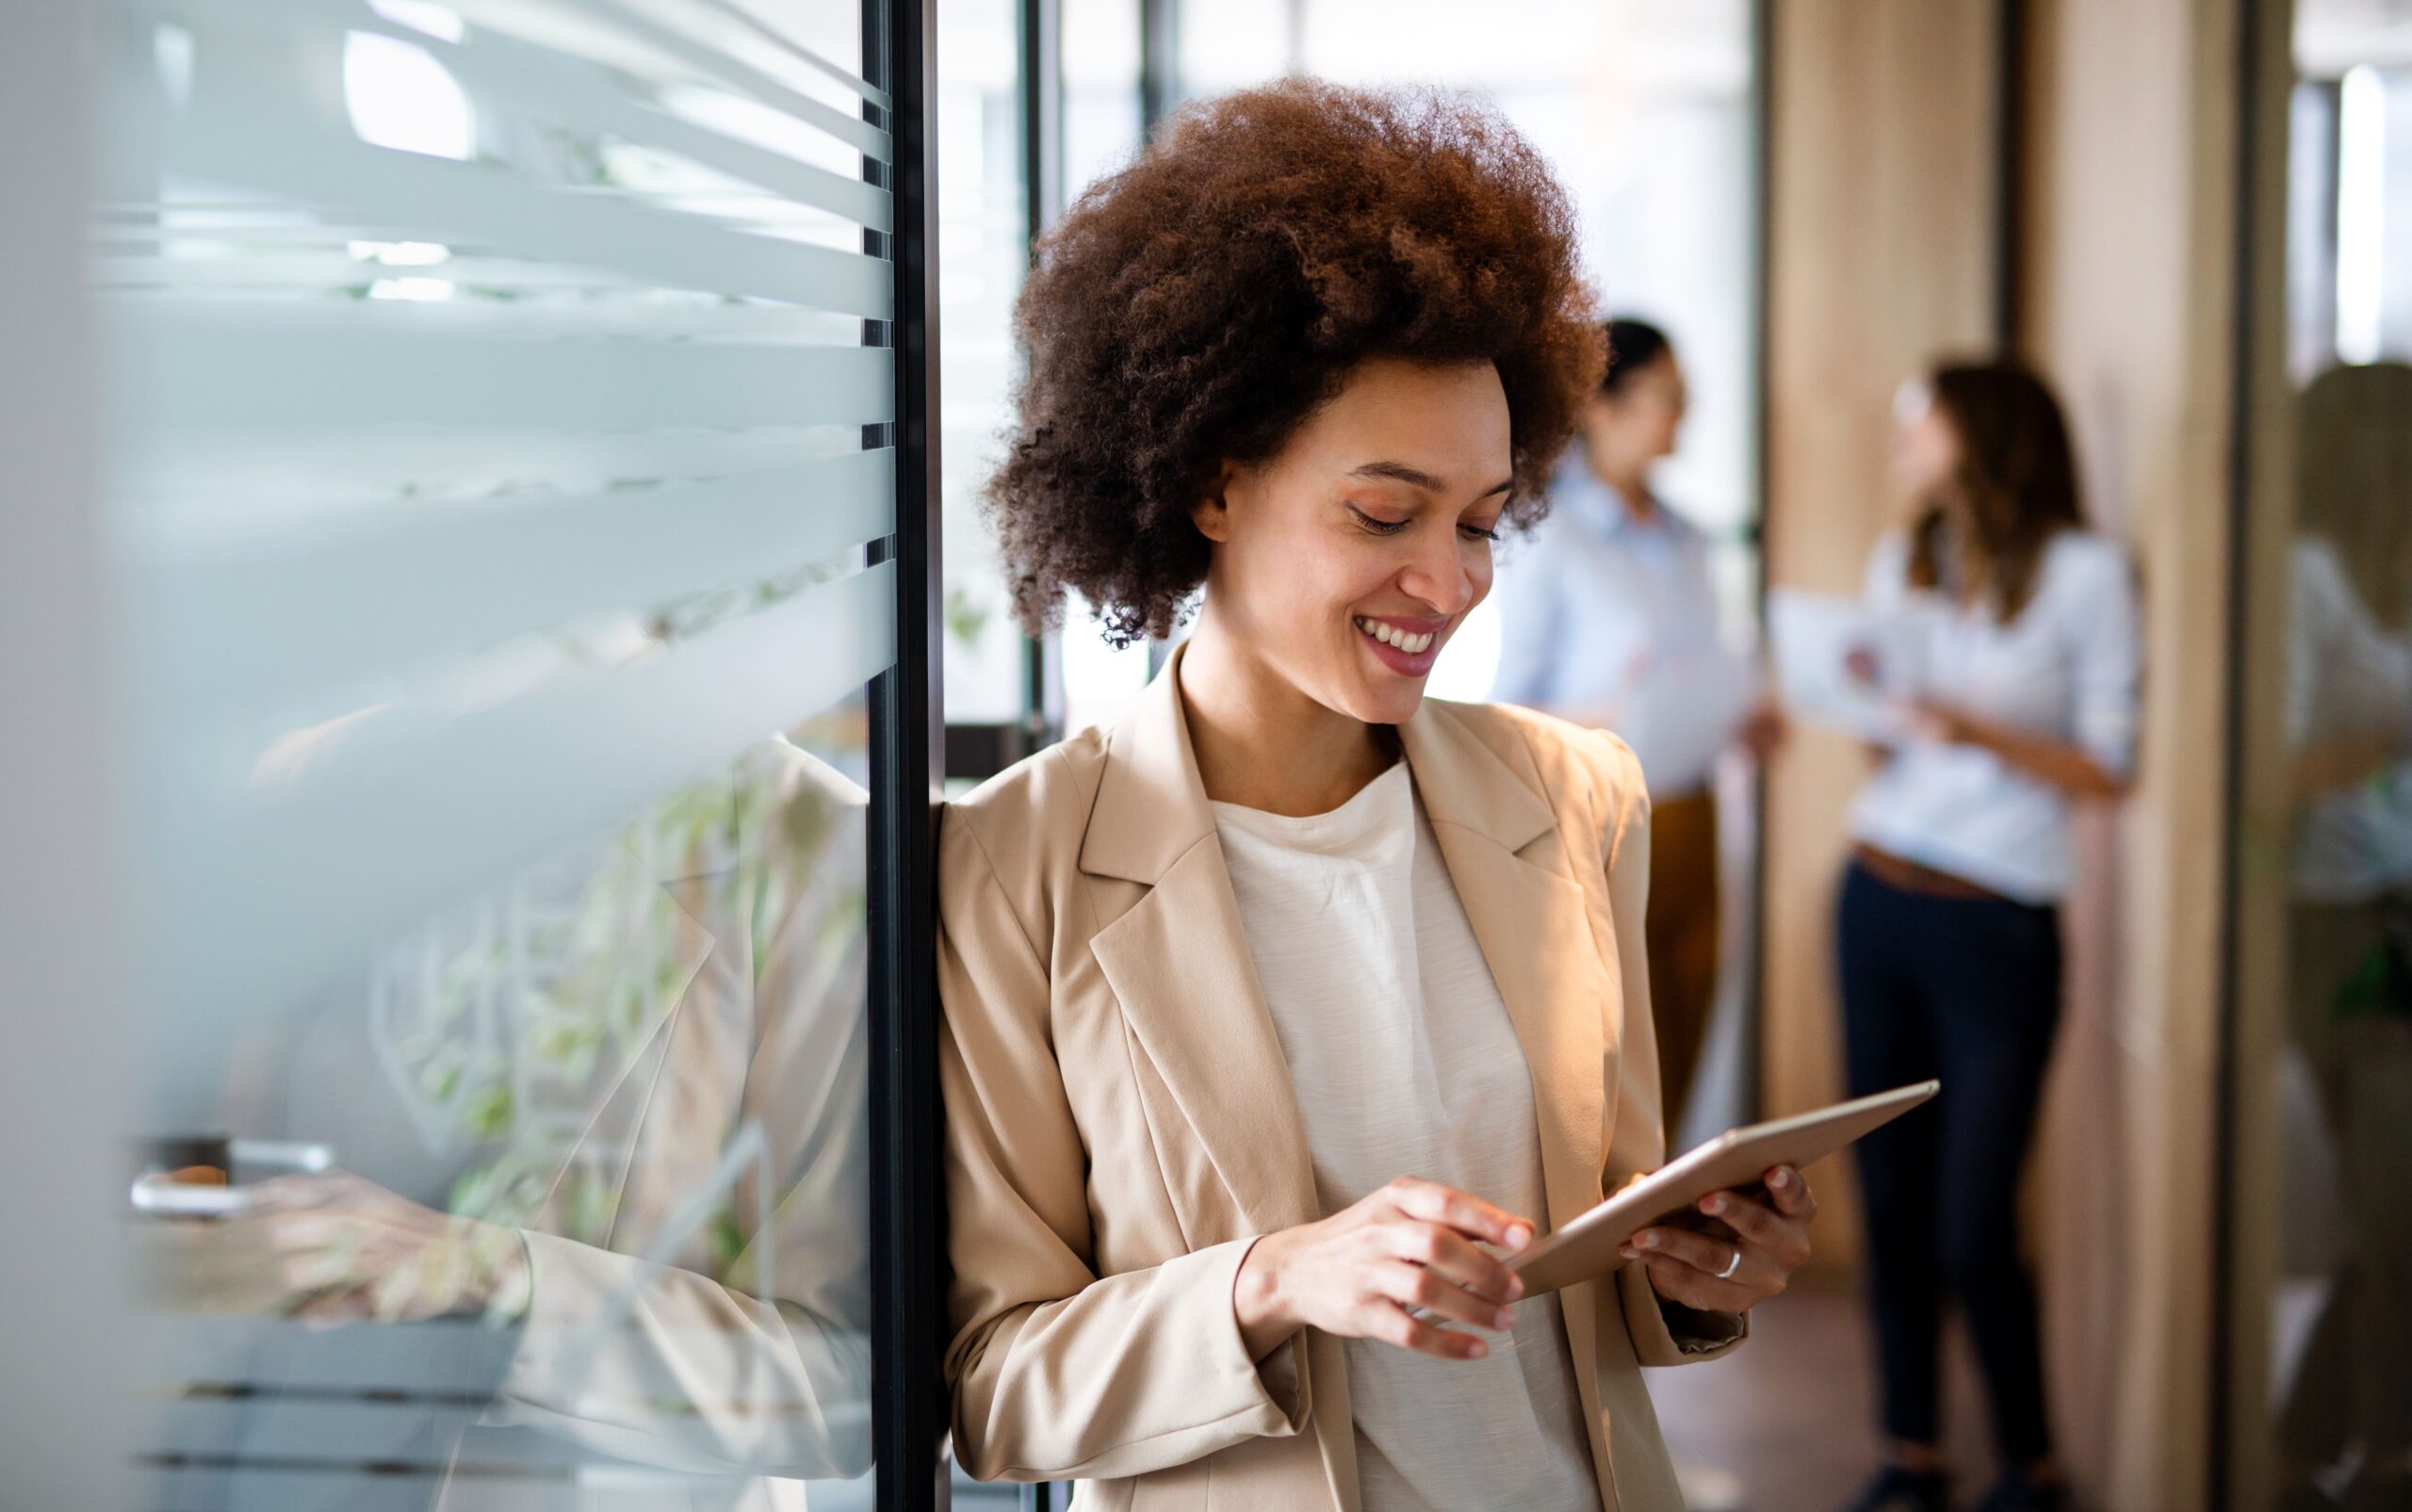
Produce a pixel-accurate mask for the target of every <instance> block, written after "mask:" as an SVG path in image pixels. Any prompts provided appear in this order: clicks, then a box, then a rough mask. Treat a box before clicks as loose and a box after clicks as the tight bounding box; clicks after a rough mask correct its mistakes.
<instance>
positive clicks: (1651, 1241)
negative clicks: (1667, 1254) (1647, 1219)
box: [1633, 1228, 1658, 1249]
mask: <svg viewBox="0 0 2412 1512" xmlns="http://www.w3.org/2000/svg"><path fill="white" fill-rule="evenodd" d="M1633 1242H1634V1243H1635V1244H1638V1245H1640V1246H1641V1247H1642V1248H1643V1249H1656V1248H1657V1247H1658V1236H1657V1235H1656V1234H1654V1233H1652V1232H1651V1231H1650V1230H1648V1229H1647V1228H1645V1229H1643V1230H1642V1231H1641V1232H1639V1233H1638V1234H1636V1235H1634V1236H1633Z"/></svg>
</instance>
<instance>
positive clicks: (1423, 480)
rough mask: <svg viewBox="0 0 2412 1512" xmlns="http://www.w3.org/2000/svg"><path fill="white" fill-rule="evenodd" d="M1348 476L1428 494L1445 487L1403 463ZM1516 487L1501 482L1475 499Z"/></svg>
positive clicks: (1371, 464)
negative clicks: (1377, 480)
mask: <svg viewBox="0 0 2412 1512" xmlns="http://www.w3.org/2000/svg"><path fill="white" fill-rule="evenodd" d="M1348 476H1349V477H1351V478H1386V479H1389V480H1392V481H1393V482H1400V483H1405V484H1407V485H1408V486H1409V487H1410V488H1420V489H1422V490H1424V491H1425V492H1426V493H1427V494H1438V493H1440V492H1441V491H1442V487H1443V485H1442V481H1441V480H1439V479H1438V478H1435V477H1433V476H1432V475H1431V474H1430V473H1427V472H1426V471H1425V470H1424V469H1423V468H1421V467H1415V466H1410V465H1409V464H1408V463H1403V462H1369V463H1365V464H1364V465H1363V466H1361V467H1352V468H1350V469H1349V470H1348ZM1515 486H1516V480H1514V479H1513V478H1507V479H1503V480H1500V481H1498V482H1496V483H1493V484H1492V485H1491V487H1489V488H1486V489H1484V490H1483V491H1482V492H1481V493H1479V494H1477V495H1475V497H1476V498H1489V497H1490V496H1491V495H1493V494H1505V493H1506V492H1507V490H1509V489H1511V488H1513V487H1515Z"/></svg>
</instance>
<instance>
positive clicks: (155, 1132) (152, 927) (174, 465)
mask: <svg viewBox="0 0 2412 1512" xmlns="http://www.w3.org/2000/svg"><path fill="white" fill-rule="evenodd" d="M887 14H888V10H887V8H885V7H881V6H877V5H874V6H872V7H869V8H862V7H858V6H857V5H856V4H855V3H854V0H844V3H835V0H812V3H790V4H783V5H780V6H777V7H775V8H774V7H769V6H762V5H757V4H753V3H751V0H445V3H444V4H440V5H439V4H433V3H429V0H110V3H109V4H108V5H107V6H106V8H105V17H106V21H105V37H106V85H107V92H106V101H105V107H104V113H103V119H102V127H103V133H104V137H105V139H106V153H105V154H104V158H103V162H104V165H105V166H104V170H103V177H102V183H101V186H100V190H101V192H100V203H98V204H97V206H96V207H95V215H94V220H93V227H92V237H93V248H94V253H93V268H94V278H95V284H96V290H97V294H98V298H99V301H100V313H101V316H102V318H103V320H104V323H105V328H106V345H107V350H108V354H109V357H110V373H109V384H108V387H107V390H106V454H107V458H108V462H109V466H110V473H109V478H108V488H107V502H108V511H107V526H108V529H109V535H110V541H111V545H112V551H113V555H114V561H115V563H116V566H117V569H118V577H119V579H120V582H121V583H122V603H123V606H124V623H123V625H122V629H121V631H120V633H119V637H118V638H119V639H120V640H121V642H122V651H123V654H124V667H125V675H124V695H123V697H122V715H121V723H122V727H123V728H124V729H125V731H126V732H127V740H126V749H127V750H128V751H129V753H130V755H129V756H128V759H127V762H126V771H125V773H124V777H125V781H126V784H127V789H128V792H129V794H130V797H129V799H128V802H127V805H126V814H125V821H124V824H123V832H124V835H125V839H126V857H125V860H126V870H127V873H128V875H130V876H131V877H132V878H133V879H134V882H135V886H136V896H135V899H134V900H133V907H132V910H131V915H130V918H129V919H128V927H127V932H126V937H127V939H128V941H129V942H130V943H131V944H132V945H133V946H134V947H135V948H136V950H137V952H138V953H137V958H136V962H135V966H136V970H137V972H138V981H137V985H138V995H137V1000H136V1008H135V1013H134V1015H133V1020H132V1029H133V1032H132V1034H131V1035H130V1036H129V1038H130V1040H131V1042H132V1045H133V1053H134V1056H135V1060H136V1065H134V1066H133V1067H132V1070H133V1073H134V1075H135V1078H136V1080H135V1089H136V1090H135V1092H134V1094H133V1096H132V1097H131V1099H130V1101H131V1107H130V1111H129V1116H130V1121H131V1124H132V1127H131V1128H129V1129H128V1130H127V1131H126V1132H127V1136H128V1138H127V1145H126V1149H125V1159H124V1179H125V1181H126V1182H127V1183H128V1186H127V1188H126V1191H127V1199H128V1202H129V1205H130V1210H131V1211H129V1212H128V1215H127V1217H126V1220H125V1222H126V1232H125V1242H126V1244H127V1246H128V1248H129V1253H130V1254H131V1255H132V1257H133V1261H134V1268H135V1273H136V1274H135V1277H134V1280H135V1285H136V1294H135V1306H136V1309H137V1312H138V1320H139V1337H140V1343H141V1349H140V1352H139V1357H138V1364H137V1368H136V1371H135V1374H136V1375H137V1376H138V1380H137V1383H136V1384H137V1389H138V1393H139V1395H138V1407H139V1410H138V1411H136V1412H135V1414H134V1415H133V1418H132V1420H131V1426H130V1429H129V1432H130V1434H131V1437H132V1438H133V1440H134V1442H133V1445H132V1447H133V1449H134V1452H135V1454H136V1456H137V1469H138V1480H137V1483H136V1487H137V1490H136V1504H139V1505H143V1506H155V1507H173V1508H178V1509H185V1508H191V1509H204V1508H209V1509H215V1508H260V1509H263V1512H266V1509H275V1512H289V1509H306V1508H314V1507H325V1508H330V1509H332V1508H338V1507H340V1508H384V1507H397V1508H400V1507H414V1508H415V1507H425V1506H438V1505H440V1506H444V1507H448V1508H476V1507H487V1506H509V1507H512V1508H514V1509H516V1508H541V1507H549V1506H562V1507H580V1508H586V1507H599V1506H611V1507H614V1508H621V1507H626V1508H651V1507H664V1508H667V1507H678V1508H682V1509H684V1508H689V1507H701V1506H711V1507H725V1508H748V1509H751V1508H769V1507H780V1508H787V1507H795V1506H802V1505H805V1504H807V1502H808V1504H810V1505H811V1506H813V1507H815V1508H826V1507H845V1506H863V1507H868V1506H871V1505H872V1504H873V1500H874V1494H873V1474H872V1472H873V1463H872V1462H873V1458H874V1454H873V1443H874V1438H875V1435H874V1426H875V1423H876V1422H877V1421H878V1418H879V1411H878V1410H875V1401H876V1400H877V1391H876V1390H875V1387H877V1386H878V1385H879V1380H880V1378H881V1377H889V1376H892V1375H893V1374H896V1371H895V1366H894V1364H893V1362H892V1361H885V1360H884V1361H883V1362H882V1363H881V1364H880V1365H879V1366H878V1368H877V1369H876V1370H875V1369H874V1357H875V1356H877V1355H879V1354H880V1353H881V1350H882V1346H881V1345H880V1344H879V1342H878V1341H879V1340H880V1339H881V1338H882V1337H883V1334H882V1325H883V1322H884V1320H883V1318H882V1317H881V1315H880V1313H879V1309H875V1307H874V1293H875V1291H876V1290H877V1286H876V1284H875V1276H874V1273H875V1269H876V1267H877V1263H878V1261H879V1259H880V1253H881V1245H882V1244H883V1243H884V1241H883V1239H882V1237H881V1235H882V1233H883V1230H882V1228H881V1227H880V1223H879V1221H878V1218H877V1214H876V1212H875V1208H878V1207H882V1206H886V1207H893V1206H896V1205H897V1204H896V1203H888V1204H884V1205H883V1204H875V1202H874V1171H875V1166H874V1144H875V1141H874V1138H873V1133H874V1121H875V1118H876V1117H877V1116H878V1114H879V1110H880V1100H879V1097H880V1095H879V1094H878V1093H877V1091H876V1088H877V1087H878V1086H879V1085H880V1084H881V1083H880V1081H879V1069H880V1068H879V1066H878V1065H877V1064H876V1062H877V1059H878V1053H879V1051H878V1047H879V1045H880V1043H881V1040H880V1033H879V1031H878V1026H879V1024H880V1023H881V1022H882V1021H883V1016H884V1015H887V1014H889V1013H892V1011H893V1010H892V1007H891V1006H890V1005H889V1004H888V1003H885V1002H882V1001H879V1000H876V999H875V997H874V988H873V986H872V984H873V983H874V982H876V981H878V980H879V972H878V971H876V970H874V969H873V961H874V957H875V956H877V955H879V954H880V942H881V940H882V939H884V938H888V937H889V936H891V935H893V931H894V929H895V927H896V921H895V920H892V919H888V918H887V917H886V915H885V912H884V908H885V904H884V903H882V902H879V901H878V900H882V899H885V898H887V897H889V896H890V895H891V894H890V893H889V892H883V891H881V890H879V887H880V884H879V882H878V881H877V879H878V878H879V877H880V876H881V875H882V874H883V873H884V872H891V871H893V870H894V866H895V864H896V861H895V859H894V858H890V860H889V862H888V864H887V865H885V866H883V864H882V859H881V855H880V854H879V853H880V847H881V846H882V845H883V844H888V843H893V840H892V837H893V836H895V835H897V834H907V835H909V834H911V833H913V827H912V826H910V825H905V826H898V825H895V824H893V823H886V824H883V823H882V821H880V818H879V814H878V810H879V807H880V805H882V804H883V803H885V804H888V805H897V804H909V803H914V802H918V801H919V798H918V795H917V794H916V793H915V792H914V791H913V789H914V788H915V787H917V786H919V784H918V783H917V782H916V781H915V780H914V779H913V777H912V774H911V773H903V780H900V769H899V768H898V766H897V765H896V763H895V762H894V761H893V760H891V759H883V758H880V756H878V753H880V752H881V751H882V750H883V744H884V743H885V744H887V745H889V746H892V745H893V743H894V742H893V741H892V740H885V738H884V736H883V731H882V721H896V720H899V719H902V718H909V717H910V715H909V712H907V711H902V710H899V709H898V707H897V706H896V703H895V701H894V700H893V699H892V698H890V699H886V700H883V699H881V698H877V697H874V696H872V690H873V689H874V688H875V687H876V686H877V685H878V679H880V678H881V677H882V676H883V675H886V673H887V672H888V669H890V668H891V667H892V665H893V664H894V663H895V661H896V659H897V654H898V647H899V643H900V640H899V634H900V632H899V623H900V613H901V611H902V610H904V609H905V606H906V605H907V604H908V603H915V604H917V603H918V602H919V601H920V600H919V597H918V593H917V586H916V584H915V582H914V577H913V575H915V574H916V573H918V572H919V571H920V570H921V566H922V560H921V555H920V552H921V547H920V546H919V545H913V544H912V543H913V535H912V532H911V531H910V530H906V529H900V523H901V522H900V512H899V477H900V459H899V457H898V455H897V453H896V451H895V450H894V449H892V448H893V447H894V446H895V445H896V440H895V438H896V436H897V435H898V434H900V433H902V431H903V428H901V427H899V426H897V425H896V424H894V423H892V422H894V421H895V420H896V419H897V417H898V409H897V405H898V397H899V382H898V370H897V365H898V363H899V361H900V355H899V352H898V350H896V348H895V347H894V346H893V345H892V338H893V334H894V332H895V331H896V329H897V322H898V321H899V319H900V318H902V317H905V316H906V315H908V314H909V313H910V312H908V311H906V310H905V309H904V308H903V306H902V301H901V300H900V293H899V288H898V282H897V269H896V265H895V264H893V263H891V261H890V260H889V258H888V248H889V247H890V246H892V245H894V244H895V242H896V240H897V239H898V238H899V237H900V236H905V237H908V238H909V237H910V236H912V235H913V234H914V232H913V228H911V227H909V226H907V225H905V224H904V219H905V217H903V216H901V215H900V211H899V205H898V203H897V202H896V201H895V200H894V199H893V198H892V197H891V194H890V192H889V190H888V187H885V186H886V185H887V184H888V183H889V182H890V181H891V180H892V179H893V177H894V174H893V173H892V172H891V171H890V166H889V165H890V164H891V163H894V162H895V161H896V160H897V158H898V154H899V152H900V145H899V144H900V142H903V143H907V145H906V147H905V149H904V150H907V151H913V150H918V149H917V148H914V147H912V146H910V144H909V143H910V140H911V139H909V138H902V137H898V138H891V136H890V133H889V130H888V121H889V119H890V108H891V106H892V103H893V102H891V100H890V98H889V96H888V93H887V92H886V91H885V90H884V89H881V88H880V87H878V86H876V85H874V84H872V83H870V82H867V81H866V77H865V75H866V73H872V74H874V75H877V74H879V73H882V71H883V70H884V69H885V68H886V67H887V66H888V64H889V63H890V62H892V61H895V60H894V59H892V58H883V57H882V55H881V49H882V48H883V47H884V46H885V43H884V42H883V41H882V40H881V39H882V35H883V34H884V28H885V26H886V24H887V23H886V20H885V19H884V18H885V17H886V16H887ZM867 17H868V18H869V22H870V24H871V25H872V27H873V28H874V29H873V31H872V35H868V36H867V34H866V24H867V21H866V18H867ZM907 66H908V67H912V68H916V69H917V68H918V67H919V63H918V60H912V61H909V62H908V63H907ZM906 166H909V165H906ZM918 176H919V175H918V172H908V173H907V174H906V175H905V177H906V178H907V179H908V180H909V179H915V178H918ZM908 444H910V445H919V444H920V443H919V442H918V441H913V442H909V443H908ZM908 476H909V474H908ZM908 507H909V508H913V509H918V508H919V505H918V502H911V501H908ZM913 864H914V865H919V864H920V863H918V862H916V863H913ZM898 958H900V959H901V958H903V957H901V956H900V957H898ZM888 1161H889V1163H888V1165H887V1166H886V1167H884V1168H879V1169H882V1170H883V1171H884V1177H883V1179H887V1180H888V1181H890V1182H895V1181H899V1180H919V1181H921V1182H923V1183H924V1184H926V1183H927V1181H928V1180H929V1179H932V1177H933V1175H934V1173H933V1172H929V1171H921V1172H913V1171H901V1170H900V1168H899V1167H898V1166H897V1165H896V1164H895V1161H894V1157H893V1155H892V1154H891V1155H890V1156H889V1157H888ZM902 1200H906V1199H900V1201H902ZM919 1290H926V1289H919ZM885 1305H887V1304H883V1306H885ZM902 1374H904V1375H905V1376H906V1377H912V1376H913V1374H914V1373H912V1372H909V1371H907V1372H904V1373H902ZM922 1478H923V1480H925V1481H926V1479H927V1476H926V1472H925V1473H924V1475H923V1477H922ZM905 1480H906V1482H907V1483H909V1482H910V1481H911V1480H912V1477H911V1476H910V1475H907V1476H905ZM923 1494H924V1495H926V1491H924V1493H923Z"/></svg>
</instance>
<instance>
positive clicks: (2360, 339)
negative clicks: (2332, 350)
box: [2337, 63, 2387, 363]
mask: <svg viewBox="0 0 2412 1512" xmlns="http://www.w3.org/2000/svg"><path fill="white" fill-rule="evenodd" d="M2386 243H2387V82H2386V79H2385V77H2384V76H2383V75H2382V74H2381V73H2379V71H2378V70H2377V69H2376V68H2373V67H2371V65H2370V64H2368V63H2364V64H2362V65H2360V66H2359V67H2356V68H2354V69H2351V70H2349V71H2347V73H2346V74H2345V80H2344V83H2343V85H2342V86H2341V87H2340V88H2339V91H2338V104H2337V355H2338V356H2339V358H2341V359H2342V360H2344V361H2346V362H2349V363H2371V362H2376V361H2378V357H2379V349H2380V346H2381V344H2382V340H2383V330H2384V327H2383V317H2384V315H2385V313H2386V293H2387V289H2386V272H2387V263H2386V252H2387V246H2386Z"/></svg>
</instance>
